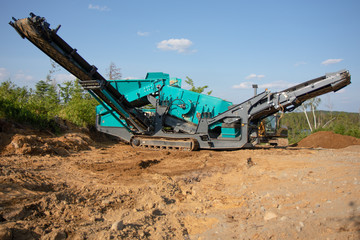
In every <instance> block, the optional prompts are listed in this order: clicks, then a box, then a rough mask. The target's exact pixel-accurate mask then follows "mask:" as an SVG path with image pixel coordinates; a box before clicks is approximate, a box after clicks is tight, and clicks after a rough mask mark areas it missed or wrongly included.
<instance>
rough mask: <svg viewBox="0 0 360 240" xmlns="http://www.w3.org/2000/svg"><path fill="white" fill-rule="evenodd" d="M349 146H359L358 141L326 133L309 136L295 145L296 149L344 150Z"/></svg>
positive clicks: (359, 142) (359, 141) (349, 137)
mask: <svg viewBox="0 0 360 240" xmlns="http://www.w3.org/2000/svg"><path fill="white" fill-rule="evenodd" d="M351 145H360V139H359V138H355V137H351V136H343V135H340V134H336V133H333V132H327V131H321V132H316V133H314V134H311V135H310V136H308V137H306V138H304V139H303V140H301V141H300V142H299V143H298V144H297V146H298V147H308V148H319V147H321V148H332V149H339V148H345V147H348V146H351Z"/></svg>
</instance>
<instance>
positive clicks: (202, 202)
mask: <svg viewBox="0 0 360 240" xmlns="http://www.w3.org/2000/svg"><path fill="white" fill-rule="evenodd" d="M1 134H3V135H1V137H3V138H2V140H1V141H2V142H3V143H6V144H3V147H2V148H0V149H1V151H2V153H3V155H2V156H0V239H359V238H360V200H359V199H360V145H353V146H349V147H346V148H342V149H318V148H317V149H313V148H311V149H309V148H294V147H291V148H259V149H252V150H237V151H207V150H202V151H197V152H168V151H145V150H144V151H138V150H134V149H133V148H131V147H130V146H128V145H125V144H122V143H116V144H115V143H113V142H109V141H108V142H103V143H99V142H94V141H93V140H91V138H90V137H88V135H87V134H85V133H68V134H67V135H65V136H62V137H53V136H50V135H46V134H44V135H41V133H38V134H36V135H34V134H30V135H22V134H19V133H17V134H14V133H12V134H10V133H6V134H9V135H8V137H10V139H6V140H5V138H4V136H5V135H4V134H5V133H4V131H3V132H2V133H1ZM312 147H314V146H312ZM315 147H316V146H315ZM59 149H61V150H59ZM4 154H6V155H4Z"/></svg>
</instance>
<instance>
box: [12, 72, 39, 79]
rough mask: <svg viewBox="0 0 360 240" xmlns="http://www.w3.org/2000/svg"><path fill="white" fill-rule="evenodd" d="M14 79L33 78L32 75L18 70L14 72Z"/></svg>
mask: <svg viewBox="0 0 360 240" xmlns="http://www.w3.org/2000/svg"><path fill="white" fill-rule="evenodd" d="M14 79H15V80H19V81H32V80H34V77H33V76H31V75H27V74H25V73H24V72H23V71H19V72H18V73H16V74H15V75H14Z"/></svg>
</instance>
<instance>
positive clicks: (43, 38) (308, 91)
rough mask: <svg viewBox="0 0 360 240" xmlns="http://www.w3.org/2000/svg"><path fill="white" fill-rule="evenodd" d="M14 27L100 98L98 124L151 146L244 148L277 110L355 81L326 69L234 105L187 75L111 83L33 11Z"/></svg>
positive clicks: (155, 74) (133, 142)
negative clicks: (193, 87) (185, 83)
mask: <svg viewBox="0 0 360 240" xmlns="http://www.w3.org/2000/svg"><path fill="white" fill-rule="evenodd" d="M10 25H11V26H13V27H14V28H15V30H16V31H17V32H18V33H19V34H20V36H21V37H23V38H27V39H28V40H29V41H30V42H32V43H33V44H34V45H35V46H37V47H38V48H39V49H40V50H42V51H43V52H44V53H46V54H47V55H48V56H49V57H50V58H52V59H53V60H55V61H56V62H57V63H58V64H60V65H61V66H62V67H64V68H65V69H67V70H68V71H69V72H70V73H72V74H73V75H74V76H76V77H77V78H78V79H80V83H81V85H82V86H83V88H84V89H86V90H87V91H88V92H89V93H90V94H91V95H92V96H93V97H94V98H95V99H96V100H97V101H98V102H99V103H100V105H99V106H97V108H96V114H97V118H96V126H97V129H98V130H99V131H101V132H105V133H108V134H111V135H114V136H117V137H119V138H121V139H123V140H124V141H126V142H129V143H130V144H131V145H132V146H133V147H135V148H150V149H178V150H195V149H239V148H248V147H253V146H254V145H255V144H256V143H258V141H259V133H258V127H259V124H260V122H261V121H262V120H263V119H264V118H266V117H268V116H271V115H273V114H275V113H277V112H279V111H282V112H289V111H292V110H294V109H295V108H296V107H298V106H299V105H301V104H302V103H303V102H304V101H306V100H307V99H310V98H313V97H316V96H319V95H322V94H325V93H328V92H331V91H335V92H336V91H338V90H339V89H342V88H343V87H345V86H347V85H349V84H350V74H349V72H348V71H346V70H342V71H339V72H335V73H328V74H326V75H324V76H321V77H318V78H316V79H313V80H310V81H307V82H304V83H301V84H299V85H296V86H293V87H291V88H288V89H285V90H283V91H280V92H270V91H269V90H265V91H264V92H261V93H259V94H256V95H255V96H253V97H252V98H250V99H248V100H246V101H244V102H242V103H239V104H233V103H231V102H229V101H225V100H222V99H220V98H216V97H213V96H209V95H204V94H200V93H196V92H191V91H189V90H185V89H182V88H181V79H178V78H170V76H169V74H166V73H162V72H152V73H147V75H146V77H145V79H140V80H106V79H105V78H104V77H103V76H101V75H100V73H98V71H97V68H96V67H95V66H93V65H90V64H89V63H88V62H87V61H85V60H84V59H83V58H82V57H81V56H80V55H79V54H78V53H77V50H76V49H74V48H72V47H70V46H69V45H68V44H67V43H66V42H65V41H64V40H63V39H62V38H61V37H59V36H58V35H57V31H58V30H59V28H60V26H59V27H57V28H56V29H50V24H49V23H47V22H46V20H45V19H44V18H42V17H39V16H36V15H34V14H33V13H31V14H30V17H29V18H24V19H19V20H17V19H15V18H13V22H12V21H11V22H10Z"/></svg>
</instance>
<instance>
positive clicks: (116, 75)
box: [106, 62, 122, 80]
mask: <svg viewBox="0 0 360 240" xmlns="http://www.w3.org/2000/svg"><path fill="white" fill-rule="evenodd" d="M106 70H107V77H108V79H109V80H117V79H121V77H122V76H121V72H120V70H121V69H120V68H119V67H117V66H116V65H115V63H114V62H111V63H110V65H109V68H108V69H106Z"/></svg>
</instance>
